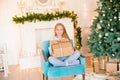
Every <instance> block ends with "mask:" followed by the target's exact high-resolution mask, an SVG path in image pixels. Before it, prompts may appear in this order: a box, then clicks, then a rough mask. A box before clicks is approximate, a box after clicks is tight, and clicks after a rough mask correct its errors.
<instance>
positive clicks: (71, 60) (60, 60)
mask: <svg viewBox="0 0 120 80" xmlns="http://www.w3.org/2000/svg"><path fill="white" fill-rule="evenodd" d="M54 32H55V36H54V38H53V40H61V39H68V40H70V38H69V37H68V34H67V32H66V29H65V26H64V25H63V24H62V23H57V24H56V25H55V28H54ZM49 52H50V56H49V58H48V60H49V62H50V63H51V64H52V65H53V66H70V65H76V64H79V60H78V58H79V57H80V51H78V50H76V51H74V52H73V53H72V55H70V56H63V57H55V56H53V55H52V54H53V52H52V49H51V43H50V47H49Z"/></svg>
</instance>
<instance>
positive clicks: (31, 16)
mask: <svg viewBox="0 0 120 80" xmlns="http://www.w3.org/2000/svg"><path fill="white" fill-rule="evenodd" d="M62 18H71V22H73V26H74V29H75V30H76V31H75V32H76V33H75V37H76V46H75V47H76V49H80V48H81V46H82V45H81V28H80V27H77V25H78V22H77V14H75V13H74V12H73V11H72V12H70V11H62V12H60V11H56V12H54V13H45V14H42V13H26V15H25V16H24V15H23V16H21V17H18V16H14V17H13V21H14V22H15V23H16V24H18V23H22V24H24V23H25V22H36V21H54V20H58V19H62Z"/></svg>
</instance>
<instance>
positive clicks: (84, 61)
mask: <svg viewBox="0 0 120 80" xmlns="http://www.w3.org/2000/svg"><path fill="white" fill-rule="evenodd" d="M79 60H80V63H81V64H82V65H84V67H86V58H85V57H84V56H80V58H79Z"/></svg>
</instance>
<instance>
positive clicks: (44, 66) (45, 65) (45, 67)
mask: <svg viewBox="0 0 120 80" xmlns="http://www.w3.org/2000/svg"><path fill="white" fill-rule="evenodd" d="M40 57H41V68H42V73H44V75H45V76H47V71H48V69H49V67H50V66H51V65H50V63H49V62H48V59H47V57H46V56H45V53H44V51H43V50H42V51H41V55H40Z"/></svg>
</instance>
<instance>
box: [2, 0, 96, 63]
mask: <svg viewBox="0 0 120 80" xmlns="http://www.w3.org/2000/svg"><path fill="white" fill-rule="evenodd" d="M65 8H66V9H68V10H74V11H75V12H76V13H77V14H78V17H79V19H78V20H79V25H80V27H86V26H90V25H91V21H92V18H93V16H94V15H95V13H94V12H93V10H95V9H96V0H65ZM19 13H20V12H19V10H18V7H17V0H0V44H4V43H5V44H6V45H7V49H8V61H9V65H12V64H18V60H19V54H20V53H21V38H20V29H19V25H16V24H15V23H14V22H13V21H12V17H13V16H14V15H16V14H19Z"/></svg>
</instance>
